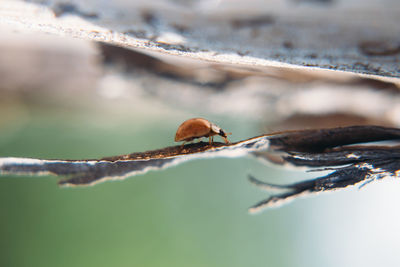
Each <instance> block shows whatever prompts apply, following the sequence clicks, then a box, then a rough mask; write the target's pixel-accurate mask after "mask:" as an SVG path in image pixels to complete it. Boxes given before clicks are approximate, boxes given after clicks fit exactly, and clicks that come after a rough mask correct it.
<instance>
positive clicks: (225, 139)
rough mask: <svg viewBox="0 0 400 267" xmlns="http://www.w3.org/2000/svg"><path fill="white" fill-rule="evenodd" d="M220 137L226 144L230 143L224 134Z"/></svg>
mask: <svg viewBox="0 0 400 267" xmlns="http://www.w3.org/2000/svg"><path fill="white" fill-rule="evenodd" d="M221 137H222V139H224V141H225V143H226V144H230V143H231V142H229V140H228V138H226V137H224V136H221Z"/></svg>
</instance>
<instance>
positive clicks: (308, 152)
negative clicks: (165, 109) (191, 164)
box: [0, 126, 400, 212]
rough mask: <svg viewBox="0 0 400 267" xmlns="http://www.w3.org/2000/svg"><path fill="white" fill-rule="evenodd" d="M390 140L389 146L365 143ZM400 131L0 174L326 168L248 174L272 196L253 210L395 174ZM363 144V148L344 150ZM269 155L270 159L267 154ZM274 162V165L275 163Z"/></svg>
mask: <svg viewBox="0 0 400 267" xmlns="http://www.w3.org/2000/svg"><path fill="white" fill-rule="evenodd" d="M378 141H392V143H393V142H394V144H395V145H381V146H377V145H368V142H378ZM399 141H400V129H395V128H385V127H378V126H352V127H342V128H332V129H320V130H305V131H290V132H280V133H273V134H268V135H262V136H259V137H254V138H250V139H247V140H243V141H240V142H236V143H233V144H228V145H227V144H223V143H214V144H213V145H209V144H208V143H204V142H200V143H195V144H190V145H186V146H173V147H166V148H163V149H158V150H153V151H147V152H139V153H132V154H128V155H121V156H114V157H107V158H102V159H92V160H90V159H85V160H45V159H28V158H0V173H2V174H31V175H47V174H55V175H60V176H69V178H67V179H64V180H60V182H59V184H60V185H62V186H85V185H86V186H87V185H94V184H97V183H100V182H103V181H106V180H121V179H125V178H127V177H129V176H134V175H138V174H143V173H146V172H148V171H150V170H161V169H165V168H168V167H170V166H175V165H178V164H181V163H183V162H186V161H189V160H193V159H204V158H212V157H242V156H246V155H249V154H250V155H255V156H256V157H262V158H264V159H266V160H269V161H271V158H273V157H272V156H274V157H275V158H274V160H272V161H271V162H273V163H276V162H281V163H286V164H291V165H294V166H302V167H304V166H306V167H310V168H314V170H315V168H317V169H316V171H321V170H322V171H326V170H332V172H331V173H330V174H328V175H326V176H323V177H318V178H316V179H312V180H308V181H302V182H299V183H294V184H289V185H275V184H270V183H266V182H262V181H259V180H257V179H256V178H254V177H252V176H250V182H252V183H253V184H255V185H256V186H258V187H260V188H261V189H263V190H267V191H269V192H275V193H276V192H277V193H276V194H275V195H272V196H271V197H269V198H268V199H266V200H263V201H261V202H260V203H258V204H256V205H254V206H253V207H252V208H250V212H257V211H260V210H262V209H264V208H268V207H272V206H277V205H280V204H283V203H286V202H288V201H289V200H291V199H295V198H298V197H299V196H305V195H310V194H315V193H320V192H324V191H332V190H337V189H341V188H345V187H347V186H350V185H355V184H358V183H368V182H370V181H373V180H376V179H381V178H385V177H398V176H399V173H400V145H398V142H399ZM357 143H365V145H362V146H361V145H357V146H349V145H351V144H357ZM271 155H272V156H271ZM276 158H280V161H276Z"/></svg>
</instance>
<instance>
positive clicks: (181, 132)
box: [175, 118, 232, 145]
mask: <svg viewBox="0 0 400 267" xmlns="http://www.w3.org/2000/svg"><path fill="white" fill-rule="evenodd" d="M229 134H232V133H225V132H224V130H222V129H221V128H220V127H218V126H217V125H215V124H213V123H211V122H209V121H208V120H206V119H202V118H193V119H189V120H187V121H184V122H183V123H182V124H181V125H180V126H179V128H178V130H177V131H176V134H175V142H180V141H184V143H183V145H184V144H185V143H186V142H189V141H192V140H193V139H196V138H202V137H208V138H209V139H208V140H209V143H210V145H211V144H212V143H213V136H214V135H219V136H221V137H222V138H223V139H224V141H225V143H227V144H229V143H230V142H229V140H228V138H227V135H229Z"/></svg>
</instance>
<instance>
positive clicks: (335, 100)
mask: <svg viewBox="0 0 400 267" xmlns="http://www.w3.org/2000/svg"><path fill="white" fill-rule="evenodd" d="M6 2H7V1H6ZM30 2H32V1H30ZM33 2H36V3H35V8H36V7H39V8H40V9H43V8H45V7H47V6H46V5H47V4H48V3H47V4H46V3H45V4H43V3H41V4H43V5H42V6H41V5H37V6H36V4H38V3H37V2H40V1H33ZM48 2H57V1H48ZM66 2H68V1H66ZM71 2H73V1H71ZM161 2H163V5H164V4H165V3H166V4H168V3H173V5H174V6H175V5H182V6H189V8H190V7H191V6H197V5H198V6H197V8H199V7H201V8H204V7H208V8H210V9H211V7H212V5H211V4H218V3H217V2H219V1H215V3H214V2H212V1H200V2H201V5H200V4H196V5H195V4H194V3H193V1H161ZM181 2H182V3H181ZM221 2H224V3H225V4H226V2H227V1H221ZM234 2H235V1H234ZM236 2H237V1H236ZM256 2H257V1H256ZM267 2H268V1H267ZM273 2H274V1H271V3H270V4H272V3H273ZM302 2H303V1H292V2H290V3H289V4H288V5H293V6H295V7H298V6H299V5H302V4H301V3H302ZM304 2H306V5H307V6H310V7H314V6H315V8H317V9H321V5H322V7H324V6H325V7H326V8H333V7H334V6H335V5H334V4H335V2H340V1H304ZM313 2H315V3H313ZM324 2H326V3H324ZM350 2H352V3H353V5H354V6H356V4H357V3H358V4H359V5H363V3H360V2H357V1H350ZM370 2H372V3H374V1H370ZM85 3H86V6H85V5H84V7H86V8H87V6H89V7H90V1H86V2H85ZM123 3H124V1H118V5H122V7H123ZM257 3H258V5H259V4H260V3H259V2H257ZM56 4H57V3H56ZM21 5H22V6H24V7H26V10H28V9H29V8H32V6H31V5H33V4H31V3H25V2H21ZM25 5H26V6H25ZM102 5H105V4H104V3H103V4H102ZM265 5H266V6H265V7H266V8H267V7H268V3H266V4H265ZM326 5H327V6H326ZM160 6H161V5H160ZM239 6H241V7H242V6H243V5H239ZM367 6H368V5H367ZM18 7H20V6H18ZM50 7H51V6H50ZM122 7H121V6H119V8H120V9H121V10H123V8H122ZM129 7H131V6H129ZM372 7H375V5H372ZM58 8H59V6H58ZM393 8H394V9H395V10H398V8H399V7H398V5H397V6H394V7H393ZM19 10H22V9H19ZM201 10H203V11H202V12H205V11H204V9H201ZM212 10H213V11H214V12H216V10H218V5H215V7H214V8H213V9H212ZM11 11H13V12H16V11H15V7H14V6H13V5H11V4H9V5H6V4H0V14H1V16H0V17H1V18H2V20H1V21H0V22H2V23H1V24H0V25H1V27H0V157H31V158H46V159H54V158H59V159H84V158H101V157H105V156H113V155H119V154H127V153H132V152H139V151H146V150H151V149H158V148H162V147H166V146H172V145H175V143H174V142H173V137H174V135H175V131H176V129H177V127H178V126H179V124H180V123H181V122H183V121H184V120H186V119H188V118H191V117H205V118H207V119H209V120H210V121H212V122H215V123H216V124H218V125H219V126H221V127H222V128H223V129H225V130H227V131H229V132H230V131H231V132H232V133H233V135H232V136H231V137H230V139H231V141H239V140H242V139H245V138H249V137H253V136H257V135H260V134H263V133H267V132H270V131H275V130H286V129H304V128H312V127H314V128H315V127H326V126H338V125H350V124H372V123H373V124H380V125H388V126H394V127H396V126H397V127H398V126H399V125H400V116H399V114H400V108H399V106H400V100H399V99H400V97H399V90H398V88H399V82H398V76H397V77H396V72H393V73H390V74H388V75H386V76H385V75H381V76H379V77H365V76H357V75H355V74H354V73H344V72H337V73H336V72H329V73H325V72H322V73H321V72H320V70H319V69H310V70H302V69H301V70H299V69H291V68H289V69H287V68H272V67H271V66H270V67H268V68H258V67H257V66H255V67H253V68H242V67H240V66H237V65H235V64H217V63H215V64H209V62H203V61H199V60H193V59H187V58H186V59H182V58H180V57H179V56H171V55H165V54H157V53H148V51H140V50H136V51H134V52H132V50H130V49H126V48H117V50H110V47H107V46H104V44H100V43H98V42H95V41H88V40H82V39H79V38H71V37H70V36H57V35H51V34H48V33H43V32H41V33H39V32H32V31H30V29H29V27H28V28H27V27H21V25H19V26H18V27H17V26H16V24H12V23H9V22H10V21H11V19H10V17H12V15H9V14H14V13H12V12H11ZM206 11H207V12H209V11H210V10H208V9H206ZM7 12H8V13H7ZM46 12H47V11H46ZM48 12H50V11H48ZM80 12H81V13H79V12H75V13H74V12H72V13H73V14H72V15H71V14H70V15H68V16H66V17H61V18H59V19H61V20H64V22H65V23H69V21H68V20H76V17H78V19H82V18H86V19H87V16H88V12H89V11H87V10H85V11H84V12H83V11H80ZM82 12H83V13H82ZM291 12H293V11H291ZM324 12H327V11H326V9H325V11H324ZM76 13H77V14H76ZM211 13H212V12H211ZM378 13H379V12H378ZM7 14H8V15H9V16H10V17H7ZM15 14H16V13H15ZM118 14H119V13H118ZM357 14H358V13H357ZM365 14H366V13H365ZM365 14H364V15H365ZM53 17H54V16H53ZM107 18H108V19H110V18H109V17H107ZM7 19H9V20H8V21H7ZM89 19H92V18H89ZM102 22H103V23H104V21H102ZM386 22H387V21H386ZM386 22H385V23H386ZM92 23H94V22H93V21H92ZM377 24H378V23H377ZM385 25H386V24H385ZM103 26H104V25H103ZM377 28H379V27H378V26H377ZM241 30H242V31H244V30H243V29H241ZM248 30H249V31H251V29H248ZM259 30H260V29H259ZM389 32H390V31H389ZM241 34H245V33H244V32H242V33H241ZM75 37H76V36H75ZM332 38H333V37H332ZM199 43H200V44H201V42H199ZM197 45H199V44H197ZM286 45H288V44H286ZM217 47H218V45H217ZM214 48H215V47H214ZM290 49H293V48H290ZM333 50H334V49H333ZM254 51H256V50H254ZM254 51H252V50H251V49H250V52H249V53H252V52H254ZM317 51H318V49H317ZM336 52H337V51H336ZM132 53H133V54H132ZM255 53H256V52H255ZM290 53H291V54H292V55H294V54H295V51H294V52H293V51H292V52H290ZM300 54H301V53H300ZM121 55H122V56H121ZM384 57H385V58H384V59H383V61H384V62H390V64H392V63H393V62H396V60H397V59H398V57H399V55H398V54H396V53H395V54H394V55H393V54H390V55H385V56H384ZM127 59H128V60H127ZM295 59H296V56H293V58H292V60H295ZM311 60H315V58H313V57H312V58H311ZM370 60H371V61H372V62H374V58H372V59H370ZM376 60H378V61H379V60H381V59H376ZM300 61H301V60H300ZM384 62H383V63H380V64H384ZM306 63H307V62H306ZM390 64H388V65H385V66H386V67H388V66H389V67H390V66H391V65H390ZM389 67H388V68H389ZM397 71H400V70H397ZM356 72H357V71H356ZM380 74H381V73H380ZM248 174H252V175H254V176H255V177H257V178H259V179H262V180H266V181H269V182H273V183H282V184H284V183H291V182H295V181H299V180H302V179H310V178H312V177H316V176H317V175H319V173H315V172H311V173H307V172H304V170H296V169H284V168H282V167H276V166H272V165H266V164H265V163H264V162H260V161H258V160H257V159H255V158H250V157H249V158H234V159H232V158H229V159H223V158H215V159H208V160H198V161H190V162H187V163H184V164H182V165H179V166H177V167H173V168H170V169H166V170H163V171H158V172H149V173H147V174H145V175H139V176H136V177H131V178H128V179H126V180H124V181H116V182H105V183H102V184H99V185H96V186H93V187H86V188H59V187H58V186H57V181H58V179H59V178H57V177H54V176H42V177H30V176H9V175H2V176H1V177H0V214H1V215H0V218H1V219H0V266H13V267H14V266H41V267H45V266H174V267H177V266H219V267H220V266H230V267H233V266H307V267H311V266H315V267H317V266H377V265H380V266H399V264H400V259H399V257H398V252H397V250H398V248H399V247H400V231H399V228H398V226H399V225H400V212H398V203H400V194H399V192H400V183H399V182H398V181H396V180H388V181H379V182H376V183H370V184H368V185H366V186H365V187H363V188H362V189H360V190H358V188H357V187H355V188H350V189H346V190H343V191H338V192H334V193H330V194H321V195H318V196H315V197H311V198H305V199H300V200H296V201H294V202H291V203H290V204H288V205H285V206H282V207H280V208H275V209H269V210H266V211H265V212H263V213H261V214H257V215H250V214H248V212H247V208H248V207H250V206H251V205H253V204H255V203H256V202H258V201H260V200H261V199H264V198H267V197H268V194H267V192H262V191H260V190H259V189H258V188H256V187H254V186H253V185H251V184H250V183H249V182H248V181H247V178H246V177H247V175H248Z"/></svg>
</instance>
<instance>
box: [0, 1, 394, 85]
mask: <svg viewBox="0 0 400 267" xmlns="http://www.w3.org/2000/svg"><path fill="white" fill-rule="evenodd" d="M133 2H134V3H132V1H113V2H112V3H111V2H108V1H106V2H104V1H103V2H99V1H93V0H85V1H65V0H63V1H57V0H55V1H41V0H36V1H29V2H28V1H27V2H19V1H2V2H1V3H0V25H1V26H2V27H4V26H6V27H13V28H16V29H18V30H23V31H26V30H28V31H32V30H34V31H40V32H45V33H52V34H57V35H61V36H69V37H75V38H81V39H85V40H92V41H102V42H106V43H109V44H117V45H120V46H123V47H129V48H136V49H141V50H144V51H147V52H161V53H162V54H170V55H179V56H180V57H184V58H192V59H202V60H205V61H208V62H214V63H225V64H235V65H242V66H247V67H249V66H251V67H261V69H262V70H264V71H265V70H267V71H268V70H270V68H271V67H272V68H273V69H274V68H284V69H299V68H300V69H303V67H306V70H308V69H309V70H313V71H316V70H320V69H326V70H328V69H329V70H340V71H346V72H351V73H360V74H367V75H376V76H379V77H387V78H390V77H396V78H399V77H400V68H399V59H400V39H399V36H400V27H398V25H399V17H400V2H399V1H396V0H384V1H379V0H368V1H358V0H351V1H334V0H331V1H306V0H299V1H295V0H292V1H280V0H269V1H260V0H251V1H211V0H208V1H206V0H203V1H161V0H158V1H152V2H148V1H133ZM264 68H265V69H264Z"/></svg>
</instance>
